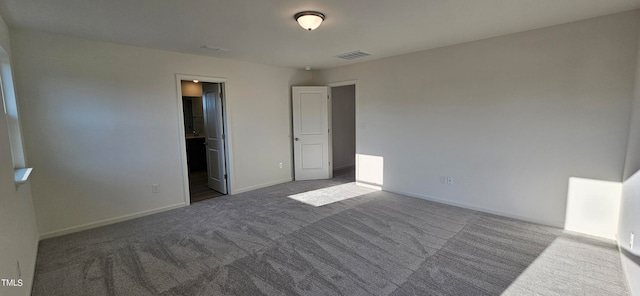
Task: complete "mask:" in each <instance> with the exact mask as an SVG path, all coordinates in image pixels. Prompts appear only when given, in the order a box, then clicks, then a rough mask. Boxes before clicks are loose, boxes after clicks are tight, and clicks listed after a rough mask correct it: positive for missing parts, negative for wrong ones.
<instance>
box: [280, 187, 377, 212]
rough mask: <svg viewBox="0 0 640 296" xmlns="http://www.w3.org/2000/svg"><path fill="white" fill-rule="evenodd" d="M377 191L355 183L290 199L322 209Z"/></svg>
mask: <svg viewBox="0 0 640 296" xmlns="http://www.w3.org/2000/svg"><path fill="white" fill-rule="evenodd" d="M376 191H378V190H376V189H372V188H368V187H363V186H358V185H356V184H355V182H351V183H347V184H342V185H337V186H332V187H327V188H321V189H316V190H312V191H307V192H303V193H298V194H294V195H289V196H288V197H289V198H291V199H295V200H297V201H299V202H303V203H306V204H308V205H312V206H314V207H320V206H324V205H328V204H331V203H334V202H338V201H341V200H345V199H349V198H353V197H356V196H361V195H365V194H368V193H371V192H376Z"/></svg>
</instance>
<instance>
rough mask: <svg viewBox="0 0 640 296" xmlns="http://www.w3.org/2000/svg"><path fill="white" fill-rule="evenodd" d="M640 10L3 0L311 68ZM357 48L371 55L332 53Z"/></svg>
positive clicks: (32, 19) (37, 14)
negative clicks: (300, 19)
mask: <svg viewBox="0 0 640 296" xmlns="http://www.w3.org/2000/svg"><path fill="white" fill-rule="evenodd" d="M638 8H640V0H396V1H389V0H322V1H320V0H316V1H310V0H302V1H301V0H227V1H222V0H180V1H178V0H136V1H131V0H0V12H1V13H2V17H3V18H4V20H5V21H6V22H7V23H8V25H9V26H10V27H17V28H29V29H36V30H42V31H48V32H53V33H60V34H64V35H69V36H74V37H79V38H85V39H93V40H101V41H108V42H115V43H121V44H128V45H134V46H141V47H148V48H157V49H164V50H170V51H177V52H184V53H191V54H198V55H207V56H215V57H221V58H231V59H240V60H247V61H253V62H258V63H264V64H272V65H280V66H286V67H294V68H304V67H305V66H311V67H312V68H313V69H320V68H330V67H335V66H340V65H346V64H350V63H356V62H360V61H366V60H372V59H379V58H383V57H388V56H394V55H399V54H405V53H410V52H416V51H420V50H425V49H430V48H436V47H442V46H447V45H452V44H457V43H463V42H468V41H473V40H479V39H484V38H489V37H494V36H499V35H504V34H509V33H515V32H521V31H526V30H531V29H536V28H542V27H547V26H551V25H556V24H562V23H567V22H571V21H576V20H581V19H586V18H590V17H595V16H601V15H606V14H612V13H617V12H622V11H627V10H632V9H638ZM302 10H318V11H320V12H323V13H325V14H326V16H327V19H326V20H325V22H324V23H323V24H322V25H321V26H320V28H318V29H317V30H315V31H311V32H308V31H304V30H303V29H302V28H300V27H299V26H298V24H297V23H296V22H295V20H294V19H293V15H294V14H295V13H296V12H299V11H302ZM203 44H207V45H209V46H211V47H222V48H228V49H231V51H217V52H216V51H212V50H208V49H201V48H200V47H201V46H202V45H203ZM354 50H362V51H365V52H369V53H372V54H373V55H372V56H369V57H366V58H363V59H357V60H353V61H345V60H341V59H338V58H335V57H334V56H335V55H338V54H341V53H345V52H350V51H354Z"/></svg>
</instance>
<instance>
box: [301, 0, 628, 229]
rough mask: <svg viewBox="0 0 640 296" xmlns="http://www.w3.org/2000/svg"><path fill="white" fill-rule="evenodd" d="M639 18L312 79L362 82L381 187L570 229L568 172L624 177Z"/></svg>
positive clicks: (369, 150)
mask: <svg viewBox="0 0 640 296" xmlns="http://www.w3.org/2000/svg"><path fill="white" fill-rule="evenodd" d="M639 20H640V15H639V13H638V12H637V11H633V12H626V13H622V14H616V15H610V16H604V17H599V18H594V19H589V20H584V21H579V22H575V23H570V24H564V25H559V26H554V27H548V28H544V29H539V30H533V31H528V32H523V33H518V34H512V35H506V36H501V37H496V38H491V39H486V40H481V41H476V42H471V43H466V44H460V45H454V46H449V47H444V48H439V49H433V50H428V51H424V52H418V53H413V54H408V55H404V56H397V57H392V58H385V59H380V60H376V61H371V62H365V63H360V64H355V65H351V66H345V67H341V68H335V69H329V70H323V71H317V72H314V77H313V78H314V83H316V84H328V83H332V82H338V81H347V80H358V105H357V109H358V122H357V123H356V124H357V126H358V130H357V140H358V142H357V153H359V154H363V155H372V156H380V157H382V159H383V163H384V171H383V176H382V178H381V179H382V180H384V181H383V183H384V184H383V186H382V187H383V188H384V189H385V190H389V191H395V192H399V193H404V194H408V195H413V196H418V197H423V198H427V199H434V200H438V201H441V202H445V203H450V204H457V205H462V206H466V207H470V208H476V209H481V210H484V211H488V212H493V213H498V214H502V215H506V216H511V217H516V218H521V219H525V220H529V221H535V222H540V223H544V224H548V225H554V226H559V227H562V226H563V224H564V220H565V217H564V215H565V209H566V202H567V189H568V183H569V178H571V177H581V178H590V179H596V180H604V181H618V182H619V181H621V179H622V171H623V165H624V158H625V149H626V143H627V132H628V127H629V108H630V106H631V98H632V92H633V87H634V73H635V63H636V55H637V40H638V38H637V37H638V32H639V24H640V23H639ZM440 176H451V177H453V179H454V184H453V185H444V184H440V182H439V180H440Z"/></svg>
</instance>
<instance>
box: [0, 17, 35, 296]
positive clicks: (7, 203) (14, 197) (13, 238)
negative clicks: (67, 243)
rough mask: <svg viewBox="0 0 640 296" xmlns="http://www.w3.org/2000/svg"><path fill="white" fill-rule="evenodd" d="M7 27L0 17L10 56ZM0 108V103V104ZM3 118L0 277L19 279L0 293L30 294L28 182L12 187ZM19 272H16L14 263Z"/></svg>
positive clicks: (0, 117)
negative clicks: (18, 263)
mask: <svg viewBox="0 0 640 296" xmlns="http://www.w3.org/2000/svg"><path fill="white" fill-rule="evenodd" d="M9 42H10V41H9V29H8V28H7V25H6V24H5V23H4V21H3V20H2V18H1V17H0V47H1V48H0V56H2V58H10V43H9ZM0 108H1V106H0ZM13 169H14V168H13V161H12V159H11V146H10V144H9V132H8V128H7V118H6V116H5V113H4V112H3V111H1V110H0V227H2V230H0V278H2V279H16V280H18V279H22V281H23V286H22V287H3V286H2V285H0V295H8V296H11V295H30V294H31V286H32V282H33V272H34V268H35V259H36V252H37V248H38V232H37V230H36V222H35V217H34V212H33V202H32V199H31V184H30V182H27V183H25V184H23V185H20V186H19V187H18V188H16V186H15V183H14V177H13ZM18 261H19V262H20V269H21V274H20V275H19V274H18V268H17V262H18Z"/></svg>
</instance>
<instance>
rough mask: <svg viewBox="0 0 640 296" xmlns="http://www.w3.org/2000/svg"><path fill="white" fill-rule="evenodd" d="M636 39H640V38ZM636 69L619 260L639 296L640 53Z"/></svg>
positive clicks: (625, 166) (622, 205) (632, 289)
mask: <svg viewBox="0 0 640 296" xmlns="http://www.w3.org/2000/svg"><path fill="white" fill-rule="evenodd" d="M637 37H640V34H638V35H637ZM636 65H637V67H636V80H635V91H634V96H633V104H632V108H631V123H630V125H629V126H630V128H629V142H628V145H627V157H626V159H625V165H624V176H623V180H624V182H623V183H622V200H621V203H620V222H619V223H618V244H619V245H620V249H621V251H622V252H621V254H620V258H621V261H622V267H623V269H624V272H625V276H626V277H627V283H628V284H629V288H630V289H631V292H632V295H640V281H638V279H640V264H638V263H634V261H633V260H632V259H633V258H634V257H635V259H636V262H637V260H639V259H640V51H638V59H637V62H636ZM631 232H633V233H634V234H635V235H636V238H635V240H634V247H633V249H630V244H629V237H630V234H631Z"/></svg>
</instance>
